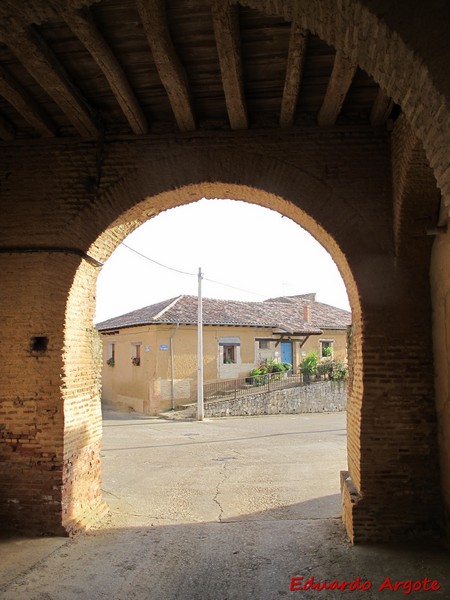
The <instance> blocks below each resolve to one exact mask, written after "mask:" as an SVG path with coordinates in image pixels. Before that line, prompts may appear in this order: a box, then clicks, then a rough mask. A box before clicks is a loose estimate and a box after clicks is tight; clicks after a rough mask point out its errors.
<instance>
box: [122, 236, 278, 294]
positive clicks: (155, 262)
mask: <svg viewBox="0 0 450 600" xmlns="http://www.w3.org/2000/svg"><path fill="white" fill-rule="evenodd" d="M121 246H123V247H124V248H126V249H127V250H130V251H131V252H134V254H137V255H138V256H140V257H141V258H144V259H145V260H148V261H150V262H151V263H153V264H155V265H158V266H159V267H162V268H163V269H168V270H169V271H173V272H174V273H180V274H181V275H190V276H192V277H197V276H198V273H189V272H187V271H181V270H180V269H175V268H174V267H169V266H168V265H164V264H163V263H160V262H158V261H157V260H154V259H153V258H150V257H149V256H146V255H145V254H142V253H141V252H139V251H138V250H135V249H134V248H131V246H128V245H127V244H125V243H124V242H122V244H121ZM203 280H204V281H208V282H209V283H214V284H216V285H222V286H224V287H227V288H231V289H233V290H237V291H239V292H244V293H246V294H252V295H253V296H258V297H260V298H267V297H268V296H269V297H270V294H266V295H264V294H258V293H257V292H251V291H250V290H244V289H243V288H239V287H236V286H234V285H230V284H229V283H224V282H223V281H216V280H215V279H209V278H208V277H203Z"/></svg>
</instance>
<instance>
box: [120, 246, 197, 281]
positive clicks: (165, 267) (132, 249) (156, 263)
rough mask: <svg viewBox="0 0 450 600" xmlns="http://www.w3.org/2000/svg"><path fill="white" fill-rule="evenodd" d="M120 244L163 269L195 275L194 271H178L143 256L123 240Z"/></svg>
mask: <svg viewBox="0 0 450 600" xmlns="http://www.w3.org/2000/svg"><path fill="white" fill-rule="evenodd" d="M121 246H124V247H125V248H127V249H128V250H131V252H134V253H135V254H137V255H138V256H140V257H141V258H145V260H149V261H150V262H152V263H154V264H155V265H158V266H160V267H163V268H164V269H169V271H174V272H175V273H181V275H193V276H195V277H196V276H197V274H196V273H188V272H187V271H180V270H179V269H174V268H173V267H168V266H167V265H163V264H162V263H160V262H158V261H157V260H153V258H150V257H149V256H145V254H142V253H141V252H138V251H137V250H135V249H134V248H131V246H127V244H125V243H124V242H122V243H121Z"/></svg>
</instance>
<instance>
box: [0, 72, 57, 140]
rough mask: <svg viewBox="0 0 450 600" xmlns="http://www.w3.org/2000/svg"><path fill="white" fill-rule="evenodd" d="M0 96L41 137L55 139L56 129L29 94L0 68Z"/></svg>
mask: <svg viewBox="0 0 450 600" xmlns="http://www.w3.org/2000/svg"><path fill="white" fill-rule="evenodd" d="M0 95H1V96H3V98H5V100H7V101H8V102H9V103H10V104H11V105H12V106H14V108H15V109H16V110H17V112H18V113H20V114H21V115H22V117H23V118H24V119H25V120H26V121H27V122H28V123H29V124H30V125H31V126H32V127H33V128H34V129H35V130H36V131H37V132H39V133H40V134H41V135H42V136H43V137H56V136H57V135H58V127H57V126H56V124H55V123H54V122H53V120H52V119H51V118H50V117H49V116H48V115H47V114H46V113H45V111H44V110H43V109H42V108H41V106H40V105H39V104H38V103H37V102H36V101H35V100H34V98H32V97H31V96H30V94H29V93H28V92H27V91H26V90H25V89H24V88H23V87H22V86H21V85H20V84H19V83H18V82H17V81H16V80H15V79H14V78H13V77H12V76H11V75H10V74H9V73H8V72H7V71H6V70H5V69H3V68H2V67H0Z"/></svg>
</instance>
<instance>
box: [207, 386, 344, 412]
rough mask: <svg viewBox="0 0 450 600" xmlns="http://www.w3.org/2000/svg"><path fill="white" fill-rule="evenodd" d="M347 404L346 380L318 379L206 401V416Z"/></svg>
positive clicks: (338, 407) (322, 409)
mask: <svg viewBox="0 0 450 600" xmlns="http://www.w3.org/2000/svg"><path fill="white" fill-rule="evenodd" d="M346 406H347V382H345V381H319V382H315V383H311V384H310V385H304V386H301V387H296V388H288V389H284V390H275V391H273V392H266V393H263V394H254V395H251V396H250V395H249V396H243V397H241V398H232V399H229V400H218V401H216V402H208V403H206V404H205V417H240V416H245V415H249V416H250V415H277V414H295V413H308V412H339V411H343V410H345V409H346Z"/></svg>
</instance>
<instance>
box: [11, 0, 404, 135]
mask: <svg viewBox="0 0 450 600" xmlns="http://www.w3.org/2000/svg"><path fill="white" fill-rule="evenodd" d="M90 4H91V1H90V0H45V1H44V0H30V1H28V2H24V1H23V2H22V1H21V0H2V3H1V4H0V138H2V139H3V140H4V141H5V142H11V141H13V140H15V139H28V138H39V137H43V138H51V137H74V138H75V137H76V138H79V137H80V136H81V137H83V138H96V137H98V136H99V135H104V134H106V135H117V134H135V135H143V134H152V133H161V132H163V133H164V132H167V133H172V132H177V131H181V132H187V131H196V130H198V131H202V130H227V129H231V130H238V129H255V128H276V127H283V128H291V127H295V126H302V125H303V126H308V125H314V126H319V127H332V126H335V125H343V126H348V127H352V126H355V125H361V124H364V125H368V124H371V125H372V126H374V127H379V126H382V125H383V124H384V123H385V122H386V120H387V118H388V117H389V116H390V114H391V112H392V110H393V104H392V102H391V100H390V99H389V98H387V97H386V96H385V94H384V93H383V91H382V90H380V88H379V87H378V86H377V85H376V84H375V83H374V82H373V80H372V79H371V78H370V77H369V76H368V75H367V74H366V73H365V72H363V71H362V70H360V69H359V68H358V66H357V65H355V64H353V63H352V62H351V61H349V59H348V58H347V57H346V56H345V55H344V54H342V53H336V52H335V51H334V49H333V48H330V47H329V46H327V45H326V44H325V43H324V42H323V41H322V40H320V39H319V38H318V37H317V36H315V35H312V34H311V33H310V32H308V31H305V30H304V29H303V28H302V26H301V22H300V20H299V19H295V20H294V21H293V22H287V21H286V20H285V19H284V18H283V17H282V16H279V17H277V16H268V15H265V14H262V13H260V12H258V11H256V10H254V9H250V8H246V7H243V6H240V5H239V4H238V3H236V2H235V1H234V0H233V1H232V0H183V1H182V2H181V1H180V0H99V1H98V2H96V3H94V4H92V5H91V6H89V5H90ZM394 110H395V108H394Z"/></svg>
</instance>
